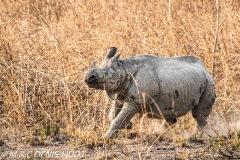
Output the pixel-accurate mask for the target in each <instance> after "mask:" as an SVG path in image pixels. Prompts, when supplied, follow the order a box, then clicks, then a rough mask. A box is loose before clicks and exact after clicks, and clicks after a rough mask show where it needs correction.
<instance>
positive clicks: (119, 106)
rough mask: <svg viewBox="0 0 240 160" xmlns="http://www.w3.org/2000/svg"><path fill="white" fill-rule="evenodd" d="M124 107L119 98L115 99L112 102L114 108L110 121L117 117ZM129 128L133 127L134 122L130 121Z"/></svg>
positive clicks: (111, 111) (110, 114) (110, 113)
mask: <svg viewBox="0 0 240 160" xmlns="http://www.w3.org/2000/svg"><path fill="white" fill-rule="evenodd" d="M122 108H123V103H121V102H119V101H118V100H115V101H114V102H113V104H112V108H111V110H110V112H109V115H108V116H109V121H110V123H111V122H112V121H113V120H114V119H115V118H116V117H117V115H118V114H119V113H120V111H121V110H122ZM127 129H132V123H131V122H129V124H128V125H127Z"/></svg>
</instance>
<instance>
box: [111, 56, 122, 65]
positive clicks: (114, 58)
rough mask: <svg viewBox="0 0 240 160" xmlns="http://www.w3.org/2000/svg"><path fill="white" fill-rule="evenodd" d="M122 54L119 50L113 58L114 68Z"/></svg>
mask: <svg viewBox="0 0 240 160" xmlns="http://www.w3.org/2000/svg"><path fill="white" fill-rule="evenodd" d="M120 55H121V52H118V53H117V54H116V55H115V56H114V57H113V58H112V59H111V60H112V65H113V68H117V66H118V59H119V57H120Z"/></svg>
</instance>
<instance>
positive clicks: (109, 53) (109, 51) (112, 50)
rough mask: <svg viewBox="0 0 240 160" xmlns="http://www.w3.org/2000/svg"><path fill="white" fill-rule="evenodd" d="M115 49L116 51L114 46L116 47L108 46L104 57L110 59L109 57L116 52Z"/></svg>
mask: <svg viewBox="0 0 240 160" xmlns="http://www.w3.org/2000/svg"><path fill="white" fill-rule="evenodd" d="M116 51H117V48H116V47H111V48H109V50H108V52H107V55H106V57H105V59H110V58H112V57H113V56H114V55H115V54H116Z"/></svg>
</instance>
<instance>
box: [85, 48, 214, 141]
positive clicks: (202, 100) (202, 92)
mask: <svg viewBox="0 0 240 160" xmlns="http://www.w3.org/2000/svg"><path fill="white" fill-rule="evenodd" d="M116 50H117V49H116V48H115V47H111V48H110V49H109V50H108V52H107V55H106V57H105V59H104V60H103V61H102V63H101V65H100V66H99V67H96V64H95V61H93V62H92V65H91V67H90V69H89V70H88V71H87V73H86V77H85V82H86V84H87V85H88V86H89V87H90V88H95V89H99V90H105V91H106V92H107V94H108V96H109V97H110V98H111V99H113V100H114V102H113V104H112V107H111V110H110V113H109V120H110V122H111V124H110V127H109V129H108V131H107V132H106V134H105V135H104V136H103V137H105V138H113V137H114V135H115V134H114V133H117V132H118V131H119V129H122V128H125V127H126V128H129V127H131V125H132V124H131V122H130V120H131V118H132V117H133V116H134V115H135V114H136V113H140V115H144V114H147V117H150V118H159V119H164V122H163V124H162V125H161V127H163V128H166V127H167V124H169V125H172V124H174V123H176V122H177V118H178V117H181V116H183V115H185V114H187V113H188V112H189V111H190V110H192V115H193V117H194V118H195V119H196V121H197V125H198V128H200V129H203V128H204V127H205V126H206V125H207V117H208V115H209V114H210V113H211V111H212V106H213V104H214V101H215V98H216V94H215V86H214V81H213V79H212V77H211V76H210V74H209V73H208V71H207V69H206V67H205V66H204V64H203V63H202V61H201V60H200V59H198V58H196V57H194V56H181V57H173V58H165V57H157V56H153V55H138V56H134V57H129V58H124V59H119V56H120V53H117V54H116Z"/></svg>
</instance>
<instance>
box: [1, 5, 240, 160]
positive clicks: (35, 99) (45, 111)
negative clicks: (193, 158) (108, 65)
mask: <svg viewBox="0 0 240 160" xmlns="http://www.w3.org/2000/svg"><path fill="white" fill-rule="evenodd" d="M111 46H116V47H117V48H118V49H119V50H121V51H122V55H121V58H124V57H129V56H133V55H138V54H143V53H148V54H154V55H158V56H166V57H172V56H180V55H194V56H197V57H199V58H201V59H202V61H203V62H204V64H205V65H206V67H207V68H208V70H209V72H210V73H211V75H212V76H213V78H214V80H215V83H216V91H217V99H216V102H215V105H214V113H215V114H217V115H218V117H220V119H221V121H218V122H217V123H218V124H219V123H220V126H221V123H222V120H223V119H224V120H226V121H227V123H228V124H229V125H228V126H230V127H229V128H225V129H226V130H224V132H228V130H230V131H231V132H229V136H228V137H227V139H224V138H223V137H221V136H218V138H217V140H216V139H214V140H213V141H210V142H207V143H206V145H205V147H206V148H208V147H209V146H210V148H212V150H213V152H214V153H216V154H217V155H218V156H219V157H223V158H226V157H228V158H231V157H230V156H232V158H236V157H237V156H238V155H236V154H235V153H237V152H238V150H239V149H240V142H239V132H238V129H239V128H240V126H239V124H238V123H237V122H238V121H239V120H240V1H239V0H216V1H215V0H208V1H204V0H196V1H190V0H186V1H180V0H169V1H155V0H149V1H145V0H144V1H140V0H139V1H138V0H137V1H130V0H123V1H115V0H82V1H77V0H69V1H62V0H45V1H40V0H26V1H24V0H19V1H16V0H2V1H1V2H0V73H1V75H0V140H1V141H2V142H3V143H7V142H8V141H15V142H17V143H23V144H30V145H34V146H38V145H44V144H46V143H47V142H46V138H47V137H57V136H59V135H61V136H63V137H64V139H66V143H68V144H70V145H72V146H79V145H80V146H82V145H88V146H90V148H91V147H92V148H93V151H92V154H95V155H96V154H97V153H98V151H96V150H94V148H97V147H99V144H101V145H102V146H103V147H104V146H106V145H107V146H109V145H111V143H110V142H105V141H103V140H102V139H101V138H100V137H101V135H103V134H104V133H105V132H106V130H107V128H108V126H109V122H108V111H109V109H110V106H111V103H112V101H111V100H110V99H108V97H107V95H106V93H105V92H102V91H97V90H93V89H89V88H88V87H87V86H86V85H85V84H84V75H85V72H86V70H87V69H88V68H89V66H90V64H91V61H92V60H93V59H95V60H96V62H97V64H99V63H100V62H101V60H102V59H103V58H104V56H105V54H106V51H107V50H108V48H109V47H111ZM139 121H140V120H139V117H138V116H136V117H134V119H133V123H134V128H133V129H132V130H131V131H123V132H121V133H120V135H119V137H118V139H127V138H130V139H131V138H132V139H134V138H139V137H141V140H142V141H144V140H145V141H148V140H152V141H151V144H152V146H153V144H154V143H155V141H154V140H156V138H155V137H154V136H152V135H151V134H150V129H149V130H148V129H146V130H144V131H143V130H140V128H144V127H145V128H148V126H150V124H151V123H152V122H151V120H149V119H146V121H145V123H144V124H140V123H139ZM141 125H144V127H141ZM192 126H194V120H193V119H192V117H191V116H190V115H187V116H185V117H183V118H180V119H179V122H178V124H177V125H176V126H175V127H174V135H175V136H174V137H175V138H174V139H173V142H174V143H175V144H178V147H179V146H181V147H184V146H186V145H187V146H188V147H189V146H190V145H189V144H191V143H190V142H191V139H188V140H183V139H184V138H181V136H180V135H181V134H180V133H178V132H179V131H181V130H187V131H188V130H191V128H192ZM234 128H235V130H234ZM142 132H143V136H142V134H141V133H142ZM126 135H127V136H126ZM158 138H159V137H158ZM196 139H197V138H196ZM223 139H224V140H223ZM197 140H199V139H197ZM142 141H141V143H142ZM199 141H200V140H199ZM137 142H138V144H140V142H139V141H137ZM115 143H116V142H115ZM149 143H150V142H149ZM151 144H146V143H144V146H145V147H146V148H147V150H151V147H150V146H149V145H151ZM115 145H116V144H115ZM120 146H124V145H123V144H120ZM0 147H1V146H0ZM181 147H180V148H181ZM221 147H227V148H229V149H230V151H229V154H228V153H226V152H222V153H221V152H220V149H219V148H221ZM121 151H122V152H123V153H125V152H124V149H122V150H121ZM190 152H191V151H190ZM206 152H207V151H206ZM225 153H226V154H225ZM172 154H175V158H176V157H177V158H178V159H184V158H186V157H187V156H188V155H187V154H178V153H176V152H174V153H172ZM97 155H98V154H97ZM176 155H177V156H176ZM98 156H99V155H98ZM198 156H200V157H201V156H205V155H204V154H200V155H198ZM234 156H235V157H234ZM239 156H240V154H239ZM104 157H105V159H106V154H105V152H104V154H103V156H102V157H101V156H100V159H101V158H102V159H104ZM114 157H115V155H114V156H113V155H112V159H114ZM126 157H129V156H126ZM136 157H137V158H139V159H144V156H143V155H141V154H140V151H139V152H136V156H135V158H136ZM98 158H99V157H98ZM115 158H116V157H115ZM147 158H149V157H146V156H145V159H147ZM155 158H156V157H154V156H152V157H150V159H155ZM133 159H134V158H133Z"/></svg>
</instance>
